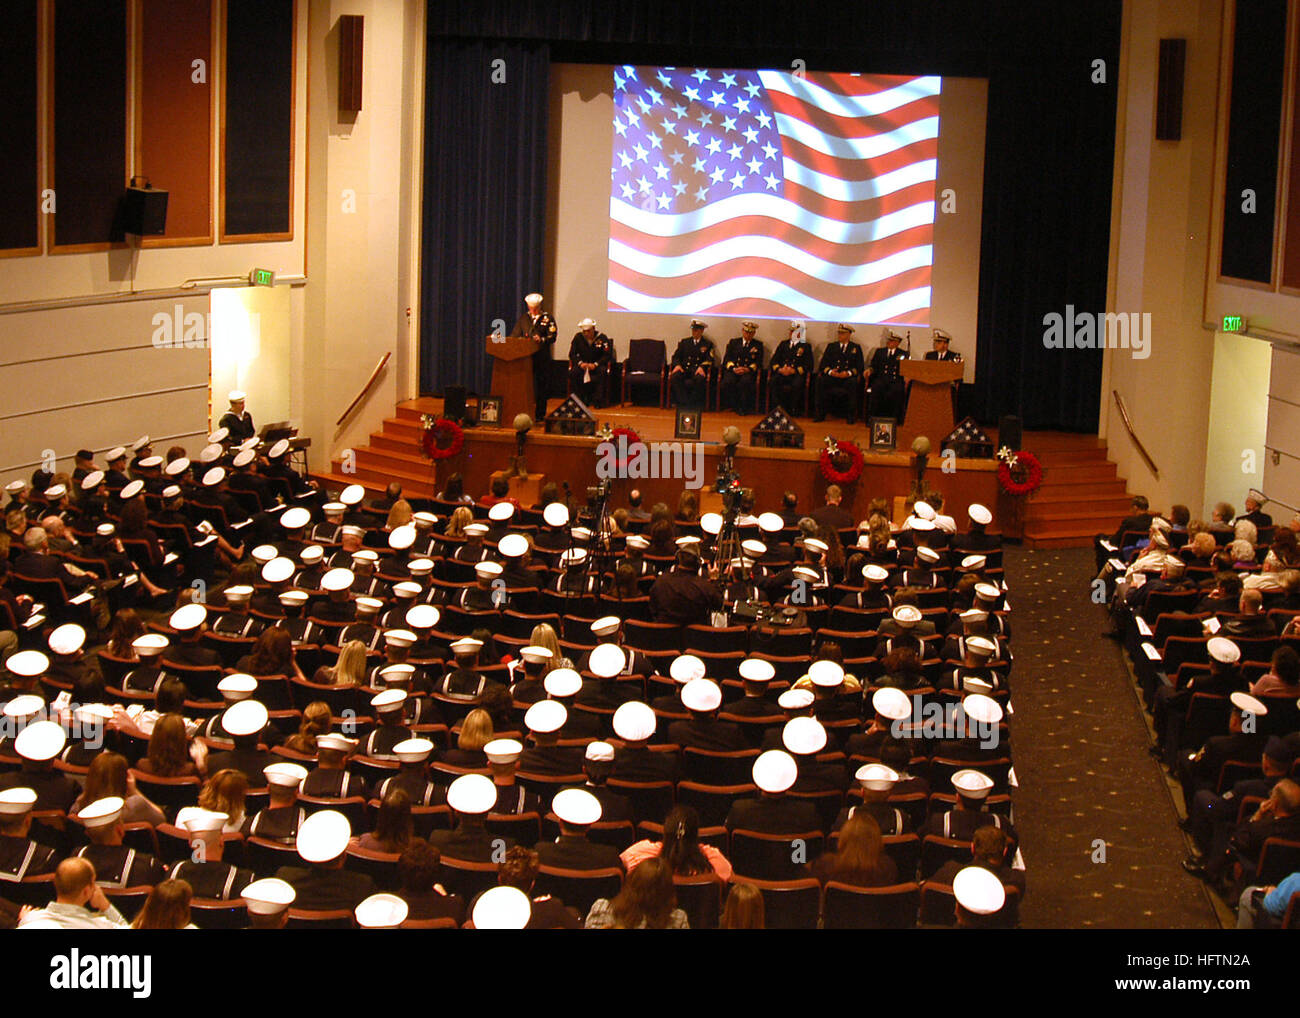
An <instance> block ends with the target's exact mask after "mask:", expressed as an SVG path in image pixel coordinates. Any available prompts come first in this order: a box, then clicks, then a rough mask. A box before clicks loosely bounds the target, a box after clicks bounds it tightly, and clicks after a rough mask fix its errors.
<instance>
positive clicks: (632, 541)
mask: <svg viewBox="0 0 1300 1018" xmlns="http://www.w3.org/2000/svg"><path fill="white" fill-rule="evenodd" d="M623 543H624V544H625V545H627V547H629V548H638V549H640V550H641V551H645V550H646V549H647V548H649V547H650V541H649V539H648V538H645V537H642V536H641V535H640V534H628V535H627V538H626V539H625V540H624V541H623Z"/></svg>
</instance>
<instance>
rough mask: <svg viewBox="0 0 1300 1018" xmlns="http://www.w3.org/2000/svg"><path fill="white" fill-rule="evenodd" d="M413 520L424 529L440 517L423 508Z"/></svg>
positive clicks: (414, 515)
mask: <svg viewBox="0 0 1300 1018" xmlns="http://www.w3.org/2000/svg"><path fill="white" fill-rule="evenodd" d="M325 508H327V509H328V508H329V506H326V507H325ZM411 522H412V523H414V524H415V526H416V528H417V529H423V528H427V527H431V526H433V525H434V524H435V523H437V522H438V517H437V516H435V515H434V514H433V513H427V512H424V511H423V510H421V511H420V512H418V513H414V514H412V516H411Z"/></svg>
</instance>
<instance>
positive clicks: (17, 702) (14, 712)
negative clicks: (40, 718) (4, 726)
mask: <svg viewBox="0 0 1300 1018" xmlns="http://www.w3.org/2000/svg"><path fill="white" fill-rule="evenodd" d="M44 709H45V701H44V700H42V699H41V698H40V697H39V696H37V695H36V694H35V693H24V694H23V695H22V696H15V697H14V698H13V699H12V700H10V701H9V702H8V703H6V704H5V709H4V716H5V717H7V718H15V719H16V720H18V721H25V720H27V719H28V718H34V717H36V715H37V714H39V713H40V712H41V711H43V710H44Z"/></svg>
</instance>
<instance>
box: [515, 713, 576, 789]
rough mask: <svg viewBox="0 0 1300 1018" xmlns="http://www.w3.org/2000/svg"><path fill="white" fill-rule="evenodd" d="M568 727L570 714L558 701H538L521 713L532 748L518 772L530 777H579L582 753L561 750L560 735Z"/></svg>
mask: <svg viewBox="0 0 1300 1018" xmlns="http://www.w3.org/2000/svg"><path fill="white" fill-rule="evenodd" d="M568 723H569V710H568V708H566V707H565V706H564V704H562V703H561V702H560V701H559V700H554V699H547V700H538V701H537V702H536V703H535V704H533V705H532V706H531V707H529V708H528V710H527V711H526V712H525V713H524V725H525V726H526V727H527V728H528V732H529V739H530V741H531V742H532V745H531V746H529V747H528V748H527V749H525V750H524V752H523V755H522V756H521V757H520V759H519V769H520V770H521V771H525V772H526V773H529V774H548V775H555V776H562V775H568V774H574V775H576V774H581V773H582V750H581V749H579V748H576V747H573V746H561V745H560V744H559V743H560V732H561V731H562V730H563V729H564V727H565V725H566V724H568Z"/></svg>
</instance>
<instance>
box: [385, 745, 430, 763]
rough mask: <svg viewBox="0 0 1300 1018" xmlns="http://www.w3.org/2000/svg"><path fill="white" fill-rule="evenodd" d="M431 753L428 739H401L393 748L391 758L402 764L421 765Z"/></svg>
mask: <svg viewBox="0 0 1300 1018" xmlns="http://www.w3.org/2000/svg"><path fill="white" fill-rule="evenodd" d="M432 752H433V743H432V742H430V741H429V740H428V739H403V740H402V741H401V742H399V743H398V744H397V745H396V746H394V747H393V756H395V757H397V759H398V760H400V761H401V762H402V763H423V762H424V761H425V760H427V759H429V754H430V753H432Z"/></svg>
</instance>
